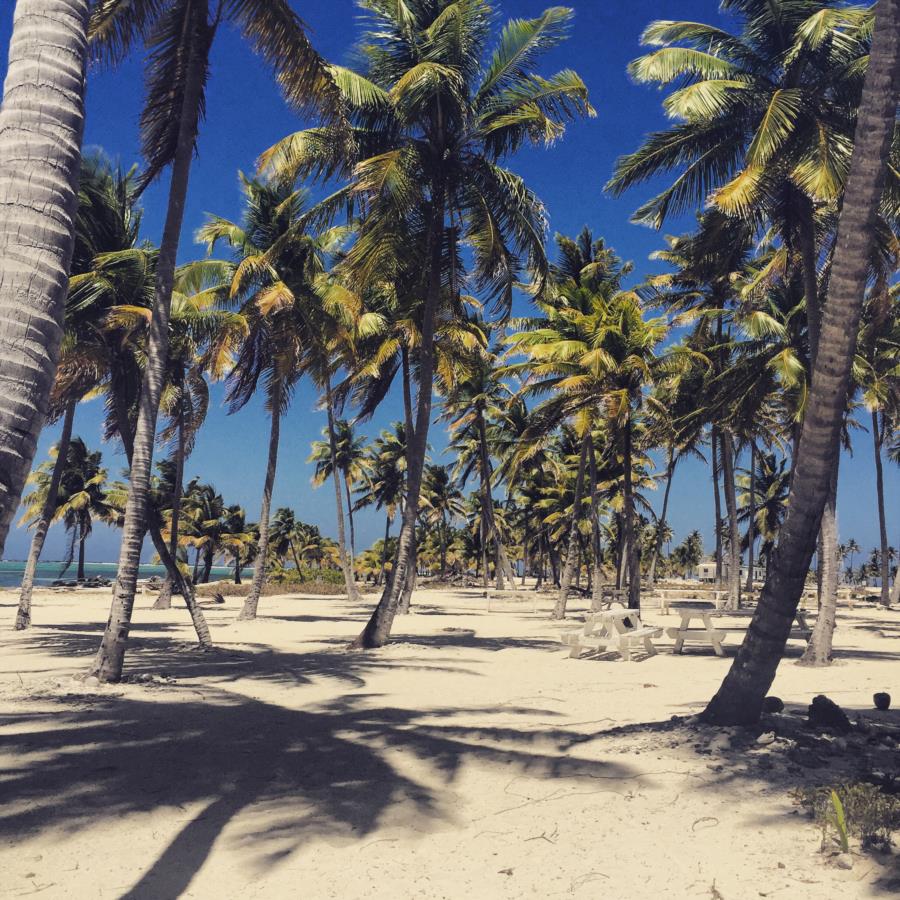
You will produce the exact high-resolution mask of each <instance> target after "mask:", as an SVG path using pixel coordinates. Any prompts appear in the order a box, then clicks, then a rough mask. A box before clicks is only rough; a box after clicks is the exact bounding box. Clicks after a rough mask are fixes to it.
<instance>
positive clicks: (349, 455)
mask: <svg viewBox="0 0 900 900" xmlns="http://www.w3.org/2000/svg"><path fill="white" fill-rule="evenodd" d="M323 434H324V435H325V438H326V440H324V441H313V444H312V453H310V455H309V459H307V462H314V463H315V464H316V470H315V474H314V475H313V484H314V485H316V486H319V485H322V484H324V483H325V482H326V481H327V480H328V479H329V478H331V477H334V478H335V479H336V480H337V479H343V482H344V496H345V499H346V501H347V521H348V523H349V525H350V551H349V558H350V567H351V569H352V568H353V560H354V558H355V557H356V530H355V527H354V524H353V508H354V506H353V499H352V494H353V491H354V490H355V485H357V484H361V483H365V482H368V480H369V478H370V469H369V461H368V455H367V452H366V440H365V438H364V437H361V436H357V435H355V434H354V432H353V425H352V424H351V423H350V422H348V421H347V420H346V419H337V420H336V421H335V423H334V450H335V452H334V464H335V465H336V469H335V470H333V469H332V454H331V441H330V439H329V430H328V428H327V427H326V428H325V430H324V432H323ZM338 497H340V492H339V491H338ZM345 552H346V548H345Z"/></svg>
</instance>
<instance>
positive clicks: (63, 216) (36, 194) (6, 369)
mask: <svg viewBox="0 0 900 900" xmlns="http://www.w3.org/2000/svg"><path fill="white" fill-rule="evenodd" d="M88 6H89V3H88V0H57V2H54V3H52V4H50V5H49V6H48V4H47V2H46V0H18V2H17V3H16V4H15V7H16V8H15V13H14V16H13V31H12V37H11V38H10V43H9V66H8V68H7V71H6V81H5V83H4V85H3V104H2V106H0V211H2V212H0V556H2V555H3V546H4V544H5V543H6V535H7V533H8V532H9V526H10V523H11V522H12V518H13V516H14V515H15V511H16V507H17V506H18V505H19V497H20V496H21V494H22V487H23V486H24V484H25V479H26V477H27V475H28V470H29V468H30V467H31V463H32V460H33V459H34V454H35V450H36V448H37V440H38V435H39V434H40V432H41V428H42V427H43V425H44V420H45V419H46V417H47V413H48V403H49V399H50V390H51V388H52V386H53V376H54V372H55V370H56V363H57V356H58V353H59V345H60V341H61V340H62V335H63V309H64V305H65V299H66V286H67V282H66V279H67V277H68V274H69V263H70V261H71V258H72V248H73V244H74V237H75V211H76V207H77V197H78V171H79V166H80V164H81V138H82V134H83V130H84V83H85V62H86V58H87V19H88Z"/></svg>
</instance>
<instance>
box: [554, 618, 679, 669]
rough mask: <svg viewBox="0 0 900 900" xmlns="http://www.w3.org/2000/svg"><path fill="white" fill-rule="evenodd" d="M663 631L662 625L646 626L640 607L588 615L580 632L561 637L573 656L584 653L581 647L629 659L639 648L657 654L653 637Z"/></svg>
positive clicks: (569, 632)
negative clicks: (642, 619) (642, 620)
mask: <svg viewBox="0 0 900 900" xmlns="http://www.w3.org/2000/svg"><path fill="white" fill-rule="evenodd" d="M661 634H662V629H661V628H654V627H652V626H649V625H644V624H643V623H642V622H641V619H640V615H639V614H638V612H637V610H634V609H614V610H604V611H602V612H596V613H592V614H591V615H588V616H587V617H586V618H585V620H584V626H583V627H582V628H581V629H580V630H579V631H567V632H564V633H563V634H562V635H560V640H561V641H562V643H563V644H565V645H566V646H567V647H569V648H570V650H569V657H570V658H573V659H577V658H578V657H579V656H581V652H582V650H584V649H592V650H600V651H603V652H613V653H618V654H619V655H620V656H621V657H622V658H623V659H625V660H629V661H630V660H631V656H632V652H633V651H635V650H638V649H639V648H640V647H643V649H644V652H645V653H646V654H647V656H655V655H656V647H654V646H653V638H655V637H659V636H660V635H661Z"/></svg>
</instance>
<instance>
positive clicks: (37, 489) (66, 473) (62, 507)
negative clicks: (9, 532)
mask: <svg viewBox="0 0 900 900" xmlns="http://www.w3.org/2000/svg"><path fill="white" fill-rule="evenodd" d="M55 453H56V451H55V450H54V453H53V454H51V455H55ZM100 460H101V454H100V451H99V450H95V451H91V450H88V448H87V446H86V445H85V443H84V441H83V440H82V439H81V438H78V437H76V438H72V439H71V440H70V441H69V443H68V446H67V447H66V457H65V461H64V463H63V465H62V470H61V474H60V477H59V479H58V484H57V485H55V486H54V479H55V477H56V474H57V466H56V464H55V461H54V462H46V463H43V464H41V465H40V466H38V467H37V469H36V470H35V471H34V472H33V473H32V474H31V475H30V476H29V478H28V483H29V484H31V485H32V486H33V487H32V491H31V492H30V493H29V494H27V495H26V496H25V498H24V500H23V503H24V505H25V515H24V518H23V521H28V523H29V526H31V527H33V526H35V525H38V524H39V523H40V521H41V518H42V513H43V510H44V507H45V506H46V505H47V501H48V498H49V497H50V496H51V494H52V493H54V491H53V489H54V487H56V491H55V493H56V502H55V507H54V510H53V514H52V516H51V519H50V521H51V523H52V522H59V521H61V522H63V523H64V525H65V528H66V531H67V532H69V535H70V540H69V549H68V554H67V556H66V561H65V565H64V566H63V568H62V571H61V572H60V577H62V575H63V574H65V572H66V570H67V569H68V568H69V566H70V565H71V564H72V560H73V559H74V558H75V547H76V544H77V547H78V574H77V576H76V577H77V579H78V581H84V580H85V574H84V550H85V543H86V541H87V539H88V537H90V534H91V531H92V529H93V517H94V516H97V515H99V516H100V517H101V518H106V517H108V515H109V505H108V503H107V500H106V492H105V486H106V470H105V469H103V468H101V466H100Z"/></svg>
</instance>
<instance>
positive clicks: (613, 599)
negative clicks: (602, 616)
mask: <svg viewBox="0 0 900 900" xmlns="http://www.w3.org/2000/svg"><path fill="white" fill-rule="evenodd" d="M614 603H618V604H620V605H622V606H625V605H627V603H628V588H616V587H612V586H609V585H605V586H604V587H602V588H600V600H599V604H598V603H595V602H594V600H593V599H592V600H591V612H600V611H601V610H605V609H611V608H612V605H613V604H614Z"/></svg>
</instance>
